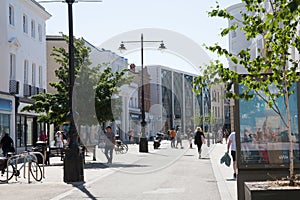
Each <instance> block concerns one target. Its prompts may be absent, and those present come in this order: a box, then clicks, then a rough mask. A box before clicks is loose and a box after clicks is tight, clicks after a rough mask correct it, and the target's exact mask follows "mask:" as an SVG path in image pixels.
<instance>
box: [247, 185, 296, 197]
mask: <svg viewBox="0 0 300 200" xmlns="http://www.w3.org/2000/svg"><path fill="white" fill-rule="evenodd" d="M244 187H245V200H282V199H299V197H300V185H298V186H294V187H291V186H281V185H280V184H278V181H259V182H245V184H244Z"/></svg>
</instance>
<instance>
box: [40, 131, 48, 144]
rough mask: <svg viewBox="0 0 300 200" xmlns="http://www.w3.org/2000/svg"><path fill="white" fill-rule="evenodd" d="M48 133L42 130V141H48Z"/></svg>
mask: <svg viewBox="0 0 300 200" xmlns="http://www.w3.org/2000/svg"><path fill="white" fill-rule="evenodd" d="M47 139H48V137H47V135H46V134H45V131H41V134H40V137H39V140H40V141H42V142H47Z"/></svg>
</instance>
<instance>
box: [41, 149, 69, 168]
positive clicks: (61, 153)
mask: <svg viewBox="0 0 300 200" xmlns="http://www.w3.org/2000/svg"><path fill="white" fill-rule="evenodd" d="M51 157H60V160H61V161H63V159H64V157H65V149H64V148H61V147H49V148H47V152H46V161H45V162H46V164H47V165H50V158H51Z"/></svg>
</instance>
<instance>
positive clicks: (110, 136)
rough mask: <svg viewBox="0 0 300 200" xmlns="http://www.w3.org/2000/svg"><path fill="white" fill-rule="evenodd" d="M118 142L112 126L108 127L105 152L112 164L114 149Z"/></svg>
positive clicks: (108, 161) (108, 162)
mask: <svg viewBox="0 0 300 200" xmlns="http://www.w3.org/2000/svg"><path fill="white" fill-rule="evenodd" d="M115 143H116V137H115V134H114V133H113V132H112V131H111V127H110V126H107V127H106V132H105V151H104V154H105V156H106V158H107V164H112V159H113V150H114V147H115Z"/></svg>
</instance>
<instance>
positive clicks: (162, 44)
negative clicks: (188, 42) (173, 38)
mask: <svg viewBox="0 0 300 200" xmlns="http://www.w3.org/2000/svg"><path fill="white" fill-rule="evenodd" d="M158 49H159V50H165V49H167V48H166V46H165V44H164V42H163V41H161V43H160V45H159V47H158Z"/></svg>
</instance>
